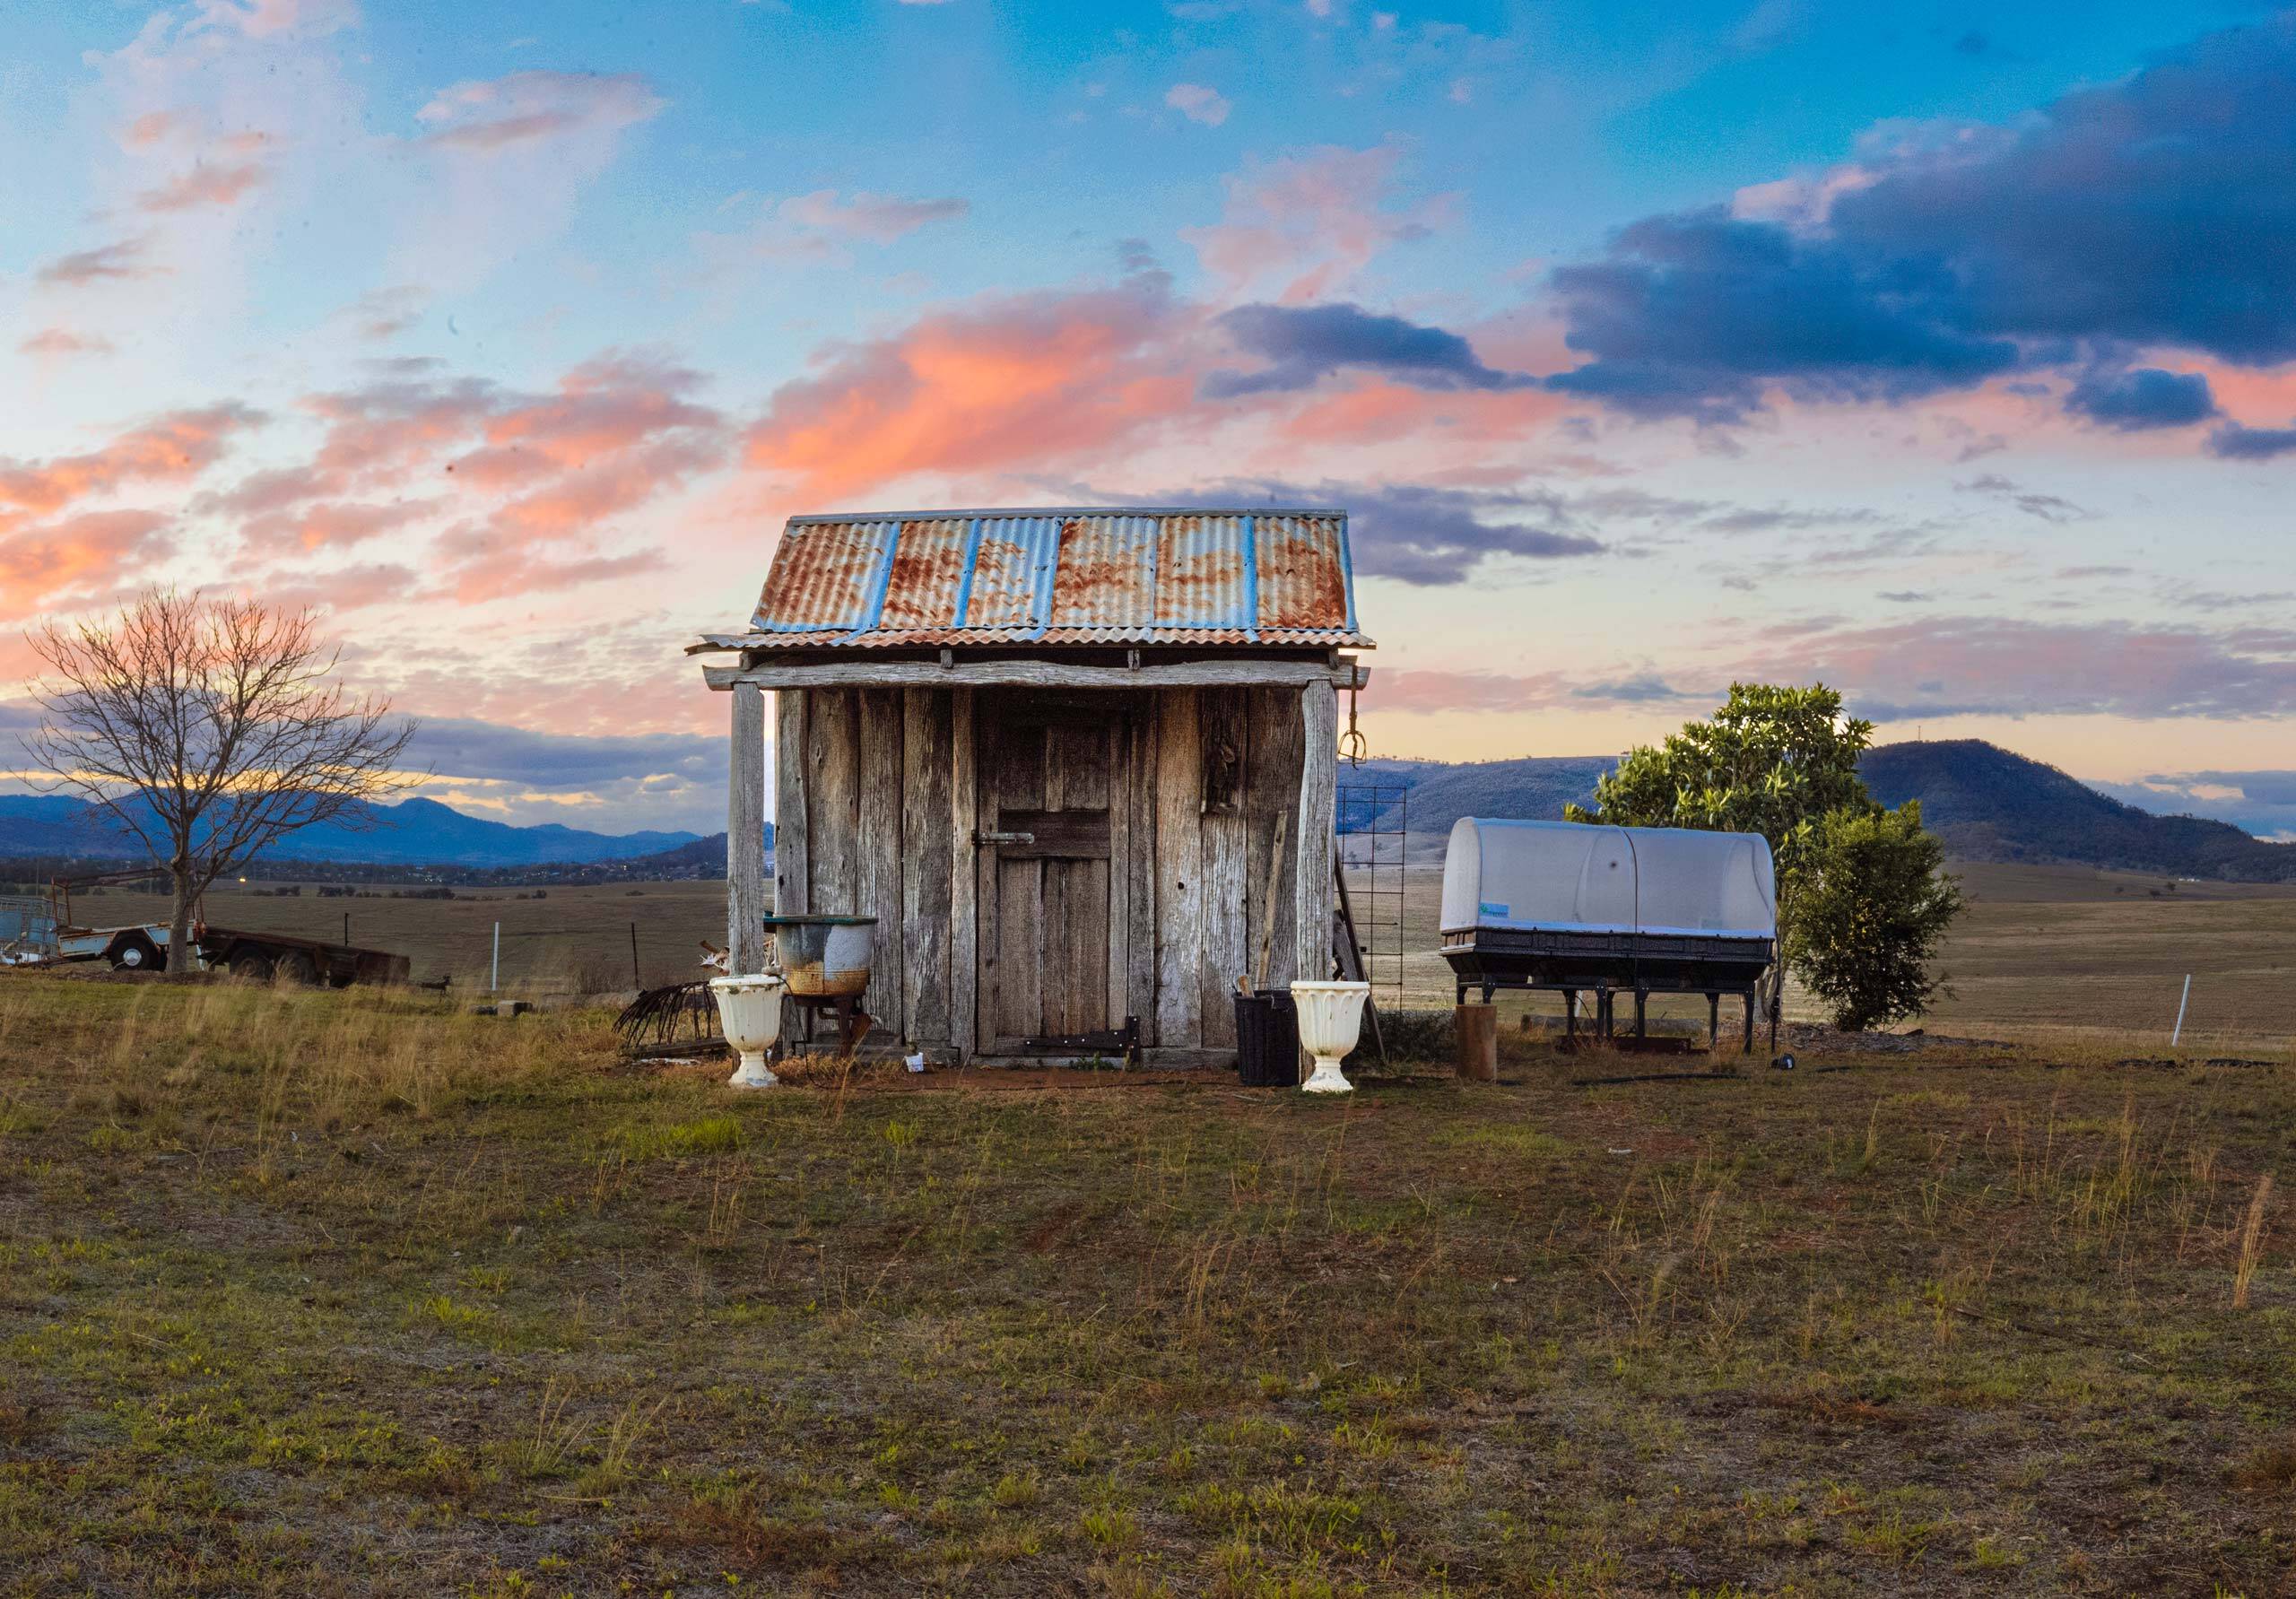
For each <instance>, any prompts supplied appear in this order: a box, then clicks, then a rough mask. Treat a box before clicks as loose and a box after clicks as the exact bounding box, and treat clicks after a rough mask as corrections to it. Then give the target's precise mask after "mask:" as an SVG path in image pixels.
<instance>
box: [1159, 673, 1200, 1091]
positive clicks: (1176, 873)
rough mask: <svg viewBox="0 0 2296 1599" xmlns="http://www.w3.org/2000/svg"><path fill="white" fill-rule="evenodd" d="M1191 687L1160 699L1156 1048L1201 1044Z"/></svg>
mask: <svg viewBox="0 0 2296 1599" xmlns="http://www.w3.org/2000/svg"><path fill="white" fill-rule="evenodd" d="M1196 693H1197V691H1196V690H1194V689H1166V690H1162V691H1160V692H1159V693H1158V694H1157V696H1156V857H1155V858H1156V1042H1157V1043H1159V1044H1162V1045H1175V1046H1183V1047H1199V1046H1201V1044H1202V1043H1203V1039H1204V1027H1203V1009H1204V994H1203V986H1204V980H1203V971H1204V885H1203V868H1204V816H1203V813H1202V806H1203V803H1204V782H1203V762H1204V742H1203V736H1202V726H1201V722H1200V720H1199V717H1198V714H1197V707H1196Z"/></svg>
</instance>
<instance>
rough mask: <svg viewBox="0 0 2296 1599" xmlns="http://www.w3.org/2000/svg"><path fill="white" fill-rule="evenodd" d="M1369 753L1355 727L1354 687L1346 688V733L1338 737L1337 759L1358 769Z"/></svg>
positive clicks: (1361, 735) (1368, 747) (1366, 744)
mask: <svg viewBox="0 0 2296 1599" xmlns="http://www.w3.org/2000/svg"><path fill="white" fill-rule="evenodd" d="M1370 752H1371V746H1370V744H1369V743H1365V742H1364V738H1363V734H1362V733H1361V731H1360V730H1359V729H1358V728H1357V727H1356V726H1355V685H1354V684H1352V683H1350V684H1349V685H1348V687H1347V731H1346V732H1344V733H1343V734H1340V735H1339V758H1340V759H1341V760H1344V761H1346V762H1347V764H1348V765H1350V766H1354V767H1360V766H1361V765H1362V764H1363V758H1364V757H1365V756H1366V755H1368V754H1370Z"/></svg>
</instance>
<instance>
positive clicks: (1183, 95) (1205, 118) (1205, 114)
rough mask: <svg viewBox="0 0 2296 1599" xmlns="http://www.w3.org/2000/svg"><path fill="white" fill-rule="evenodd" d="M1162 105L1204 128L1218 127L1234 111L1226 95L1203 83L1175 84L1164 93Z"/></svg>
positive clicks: (1233, 105)
mask: <svg viewBox="0 0 2296 1599" xmlns="http://www.w3.org/2000/svg"><path fill="white" fill-rule="evenodd" d="M1164 103H1165V104H1166V105H1168V106H1170V107H1171V109H1173V110H1175V111H1178V113H1179V114H1180V115H1181V116H1183V117H1187V119H1188V120H1189V121H1190V122H1200V123H1202V124H1203V125H1204V126H1206V127H1218V126H1220V125H1221V124H1222V123H1223V122H1225V121H1227V120H1228V113H1229V112H1230V111H1232V110H1234V109H1235V104H1234V102H1233V101H1231V100H1229V99H1228V97H1227V96H1226V95H1224V94H1222V93H1221V92H1220V91H1218V90H1217V89H1213V88H1212V87H1210V86H1209V85H1207V84H1204V83H1175V84H1173V85H1172V86H1171V88H1170V89H1169V90H1167V91H1165V93H1164Z"/></svg>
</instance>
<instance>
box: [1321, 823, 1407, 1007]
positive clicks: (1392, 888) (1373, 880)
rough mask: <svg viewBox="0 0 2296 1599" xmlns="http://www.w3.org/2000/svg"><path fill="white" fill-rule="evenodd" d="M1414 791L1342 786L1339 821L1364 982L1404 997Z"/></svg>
mask: <svg viewBox="0 0 2296 1599" xmlns="http://www.w3.org/2000/svg"><path fill="white" fill-rule="evenodd" d="M1410 795H1411V790H1410V789H1409V788H1408V787H1406V786H1404V785H1403V784H1400V783H1342V784H1340V785H1339V793H1338V796H1337V798H1338V804H1337V806H1336V813H1335V821H1336V822H1337V825H1338V831H1339V865H1340V873H1341V881H1342V882H1344V884H1345V885H1346V888H1347V906H1348V910H1349V912H1350V913H1351V914H1352V916H1353V917H1354V920H1355V944H1356V948H1357V949H1358V950H1360V951H1361V952H1362V957H1363V976H1364V978H1365V979H1366V980H1367V981H1368V982H1370V985H1371V986H1372V987H1373V988H1374V989H1375V990H1376V989H1381V988H1384V989H1387V990H1388V991H1389V992H1390V993H1391V994H1400V993H1401V992H1402V991H1403V953H1404V943H1403V896H1404V850H1405V841H1406V836H1407V833H1408V830H1409V822H1410V817H1409V801H1410Z"/></svg>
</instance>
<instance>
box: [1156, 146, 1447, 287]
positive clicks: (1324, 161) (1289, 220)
mask: <svg viewBox="0 0 2296 1599" xmlns="http://www.w3.org/2000/svg"><path fill="white" fill-rule="evenodd" d="M1400 163H1401V152H1398V151H1397V150H1396V148H1395V147H1394V146H1393V145H1386V144H1382V145H1378V146H1375V147H1374V148H1372V149H1370V150H1348V149H1344V148H1342V147H1340V146H1337V145H1328V144H1327V145H1322V146H1319V147H1318V148H1316V149H1313V150H1309V151H1307V152H1304V153H1302V154H1299V155H1290V156H1284V157H1283V158H1282V159H1280V160H1277V161H1268V162H1265V163H1262V164H1260V165H1257V166H1254V167H1251V168H1248V169H1246V170H1245V171H1242V172H1239V173H1238V174H1236V175H1235V176H1234V177H1231V178H1229V179H1228V197H1227V202H1226V204H1225V206H1224V207H1223V209H1222V213H1221V219H1220V221H1219V222H1216V223H1214V224H1213V225H1212V226H1210V227H1205V228H1183V229H1181V230H1180V237H1181V238H1182V239H1186V240H1187V242H1188V244H1190V245H1191V246H1193V247H1194V248H1195V250H1196V258H1197V259H1198V260H1199V261H1201V262H1202V263H1203V265H1204V269H1205V271H1206V272H1207V273H1209V274H1212V276H1213V279H1214V280H1215V282H1218V284H1219V285H1220V289H1221V292H1222V294H1223V295H1226V296H1231V297H1238V298H1259V299H1265V298H1273V299H1276V300H1282V301H1283V302H1285V303H1287V304H1299V303H1301V302H1303V301H1307V300H1321V299H1326V298H1328V297H1330V296H1332V295H1333V294H1335V293H1337V292H1339V291H1341V290H1343V289H1344V288H1345V286H1346V285H1347V284H1348V283H1349V282H1350V281H1351V280H1352V279H1353V278H1354V276H1355V275H1356V274H1358V273H1360V272H1361V270H1362V269H1363V268H1364V266H1366V265H1369V264H1370V262H1371V260H1373V259H1374V258H1375V257H1376V256H1378V255H1379V254H1380V253H1381V252H1382V251H1384V250H1387V249H1388V248H1392V247H1393V246H1395V245H1397V244H1403V243H1408V242H1411V241H1413V240H1416V239H1424V238H1426V237H1428V236H1429V235H1430V234H1431V233H1432V232H1434V231H1435V230H1438V229H1439V228H1442V227H1445V226H1447V225H1448V223H1449V222H1450V220H1451V218H1452V215H1453V213H1454V212H1455V210H1456V201H1455V200H1454V199H1453V198H1452V197H1450V196H1437V197H1435V198H1433V199H1430V200H1425V201H1422V202H1420V203H1419V204H1403V203H1402V202H1401V201H1400V200H1399V199H1398V198H1397V196H1396V168H1397V167H1398V165H1400Z"/></svg>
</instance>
